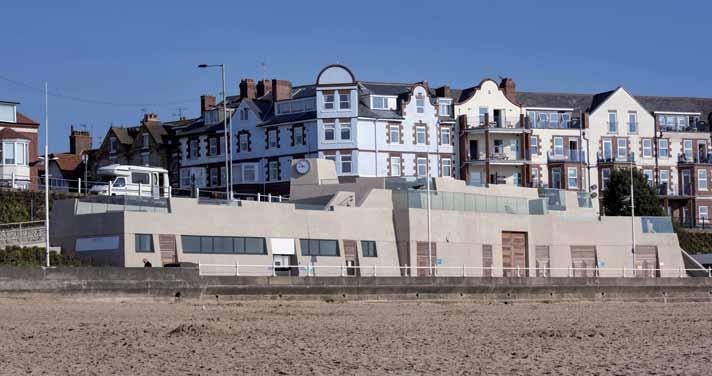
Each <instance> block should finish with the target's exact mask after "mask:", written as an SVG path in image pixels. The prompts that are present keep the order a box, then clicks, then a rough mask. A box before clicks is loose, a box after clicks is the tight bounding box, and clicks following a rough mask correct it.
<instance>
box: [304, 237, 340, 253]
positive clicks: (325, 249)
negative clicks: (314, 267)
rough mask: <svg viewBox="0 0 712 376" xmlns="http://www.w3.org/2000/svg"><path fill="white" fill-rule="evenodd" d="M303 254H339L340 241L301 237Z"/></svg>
mask: <svg viewBox="0 0 712 376" xmlns="http://www.w3.org/2000/svg"><path fill="white" fill-rule="evenodd" d="M299 245H300V247H301V249H302V256H338V255H339V242H338V241H336V240H320V239H300V240H299Z"/></svg>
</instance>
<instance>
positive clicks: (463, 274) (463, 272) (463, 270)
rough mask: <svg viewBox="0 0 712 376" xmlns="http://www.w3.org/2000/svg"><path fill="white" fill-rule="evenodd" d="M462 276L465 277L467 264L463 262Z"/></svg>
mask: <svg viewBox="0 0 712 376" xmlns="http://www.w3.org/2000/svg"><path fill="white" fill-rule="evenodd" d="M462 277H463V278H464V277H465V264H462Z"/></svg>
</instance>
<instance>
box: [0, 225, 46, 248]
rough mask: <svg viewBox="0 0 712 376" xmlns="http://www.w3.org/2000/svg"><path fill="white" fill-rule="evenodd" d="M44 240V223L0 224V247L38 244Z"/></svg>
mask: <svg viewBox="0 0 712 376" xmlns="http://www.w3.org/2000/svg"><path fill="white" fill-rule="evenodd" d="M44 240H45V222H44V221H30V222H14V223H2V224H0V247H5V246H8V245H24V244H31V243H40V242H44Z"/></svg>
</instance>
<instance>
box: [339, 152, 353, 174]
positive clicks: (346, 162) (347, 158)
mask: <svg viewBox="0 0 712 376" xmlns="http://www.w3.org/2000/svg"><path fill="white" fill-rule="evenodd" d="M351 171H352V166H351V154H341V173H342V174H350V173H351Z"/></svg>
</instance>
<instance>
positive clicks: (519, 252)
mask: <svg viewBox="0 0 712 376" xmlns="http://www.w3.org/2000/svg"><path fill="white" fill-rule="evenodd" d="M527 266H528V265H527V234H526V233H525V232H506V231H503V232H502V268H503V275H504V276H505V277H526V276H527Z"/></svg>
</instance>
